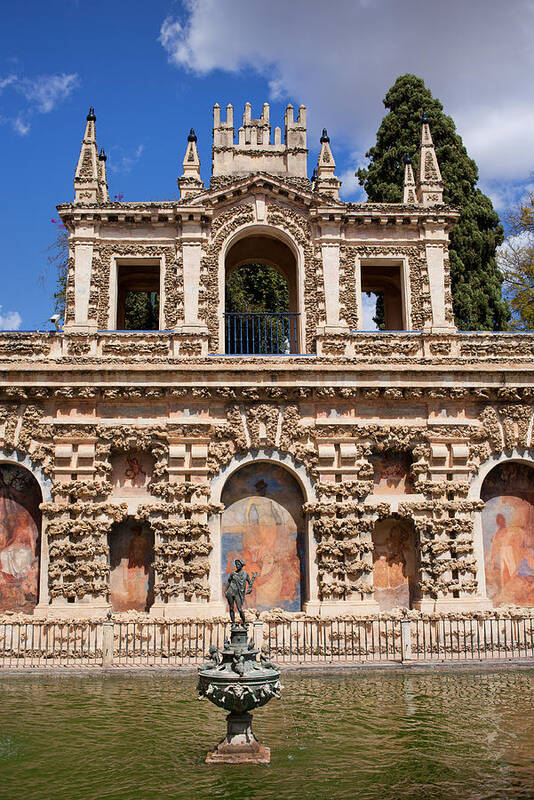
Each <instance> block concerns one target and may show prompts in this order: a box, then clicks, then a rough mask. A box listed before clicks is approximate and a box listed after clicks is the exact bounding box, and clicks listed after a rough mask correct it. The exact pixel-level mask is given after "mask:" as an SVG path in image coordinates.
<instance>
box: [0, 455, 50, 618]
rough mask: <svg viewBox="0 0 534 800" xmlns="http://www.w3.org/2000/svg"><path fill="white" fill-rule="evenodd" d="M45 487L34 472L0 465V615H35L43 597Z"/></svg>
mask: <svg viewBox="0 0 534 800" xmlns="http://www.w3.org/2000/svg"><path fill="white" fill-rule="evenodd" d="M42 501H43V495H42V491H41V487H40V486H39V483H38V482H37V480H36V478H35V477H34V476H33V474H32V473H31V472H30V470H28V469H26V468H25V467H23V466H21V465H20V464H14V463H0V612H4V611H22V612H26V613H28V612H32V611H33V609H34V608H35V606H36V605H37V601H38V596H39V561H40V551H41V524H42V519H41V511H40V508H39V506H40V504H41V503H42Z"/></svg>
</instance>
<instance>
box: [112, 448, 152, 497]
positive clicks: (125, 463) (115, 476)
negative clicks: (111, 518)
mask: <svg viewBox="0 0 534 800" xmlns="http://www.w3.org/2000/svg"><path fill="white" fill-rule="evenodd" d="M153 467H154V458H153V457H152V456H151V455H150V454H149V453H139V452H131V453H117V454H115V455H114V456H113V457H112V459H111V483H112V486H113V495H114V496H120V497H148V495H149V492H148V484H149V483H150V480H151V478H152V470H153Z"/></svg>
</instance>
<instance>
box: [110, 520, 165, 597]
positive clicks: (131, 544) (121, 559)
mask: <svg viewBox="0 0 534 800" xmlns="http://www.w3.org/2000/svg"><path fill="white" fill-rule="evenodd" d="M110 544H111V546H110V551H111V553H110V554H111V573H110V581H109V585H110V599H111V604H112V607H113V609H114V610H115V611H129V610H135V611H146V610H147V609H148V608H149V607H150V606H151V605H152V603H153V599H154V598H153V594H154V587H153V583H154V570H153V543H152V539H151V536H150V534H149V533H148V532H147V531H145V530H143V527H142V526H141V525H131V524H130V525H128V524H127V523H126V524H122V525H121V526H119V527H118V529H117V530H116V531H115V532H114V533H113V534H112V537H111V543H110Z"/></svg>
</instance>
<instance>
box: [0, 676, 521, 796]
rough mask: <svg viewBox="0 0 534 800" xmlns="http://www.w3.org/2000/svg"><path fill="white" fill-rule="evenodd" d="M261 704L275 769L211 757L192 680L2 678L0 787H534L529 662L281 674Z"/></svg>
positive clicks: (236, 791) (26, 792) (277, 792)
mask: <svg viewBox="0 0 534 800" xmlns="http://www.w3.org/2000/svg"><path fill="white" fill-rule="evenodd" d="M283 683H284V686H285V691H284V694H283V700H282V702H280V703H274V702H273V703H271V704H269V705H268V706H266V707H265V708H263V709H261V710H260V711H259V712H257V713H256V730H257V733H258V735H259V736H260V737H261V739H262V741H264V742H265V743H267V744H269V745H270V746H271V754H272V763H271V766H270V767H269V768H265V769H264V768H258V767H254V766H250V767H240V768H237V769H236V768H235V767H233V766H231V765H230V766H222V765H221V766H217V767H207V766H206V765H205V764H204V763H203V757H204V755H205V752H206V750H207V748H208V747H210V746H212V745H213V744H214V743H215V742H217V741H218V739H219V738H220V736H221V731H222V730H223V727H224V714H222V713H221V712H220V711H218V710H217V709H216V708H214V707H213V706H211V705H210V704H208V703H198V702H197V700H196V699H195V696H196V695H195V678H194V677H193V676H187V677H186V678H184V677H182V676H174V677H173V676H154V675H150V676H142V675H138V676H131V675H114V676H104V675H94V676H93V675H91V676H89V677H87V676H83V677H81V676H78V677H75V676H69V677H65V676H62V677H61V678H55V677H53V676H46V677H39V676H33V677H32V676H15V677H4V678H3V679H2V681H1V682H0V709H1V710H0V775H1V776H2V777H1V778H0V796H1V797H6V798H11V797H13V798H14V797H26V798H29V799H31V800H41V799H42V800H45V799H46V800H48V798H50V797H54V799H55V800H89V799H91V800H93V798H99V800H102V799H103V798H110V799H113V800H115V798H116V799H117V800H118V799H119V798H121V800H130V798H131V800H134V798H135V800H145V798H147V799H148V798H150V800H159V799H160V798H161V799H163V798H167V799H168V800H173V799H176V800H180V799H181V798H187V799H188V800H190V799H191V798H195V800H197V798H201V799H202V798H214V799H218V798H221V800H222V798H224V799H225V800H234V799H235V800H244V799H245V798H250V799H251V800H252V798H254V799H255V800H260V798H261V800H271V799H272V800H275V799H276V800H293V798H294V799H295V800H297V799H298V800H301V798H325V797H328V798H329V799H331V800H337V798H355V797H360V798H366V800H398V799H399V798H413V797H417V798H420V799H421V800H426V798H433V800H441V799H442V798H443V800H445V798H447V800H460V798H461V799H462V800H486V798H487V800H489V799H490V798H491V800H494V799H495V798H506V799H507V800H517V799H518V798H532V797H534V764H533V761H534V759H533V756H534V715H533V714H532V712H531V708H532V705H533V702H534V670H532V669H529V670H519V671H514V672H512V671H501V672H479V673H476V672H474V671H473V672H472V671H469V672H467V671H464V672H460V671H458V672H453V671H452V670H451V671H447V672H439V673H436V674H423V673H409V674H407V673H386V672H382V671H381V672H374V673H369V672H365V673H364V672H351V673H337V674H329V675H318V674H317V675H310V674H305V673H302V674H298V673H286V674H285V675H284V677H283Z"/></svg>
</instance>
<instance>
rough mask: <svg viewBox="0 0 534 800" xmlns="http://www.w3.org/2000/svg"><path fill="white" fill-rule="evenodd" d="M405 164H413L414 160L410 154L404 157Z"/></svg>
mask: <svg viewBox="0 0 534 800" xmlns="http://www.w3.org/2000/svg"><path fill="white" fill-rule="evenodd" d="M404 163H405V164H411V163H412V159H411V158H410V154H409V153H406V155H405V156H404Z"/></svg>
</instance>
